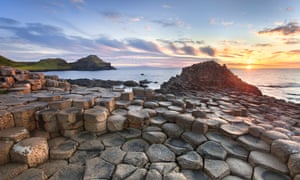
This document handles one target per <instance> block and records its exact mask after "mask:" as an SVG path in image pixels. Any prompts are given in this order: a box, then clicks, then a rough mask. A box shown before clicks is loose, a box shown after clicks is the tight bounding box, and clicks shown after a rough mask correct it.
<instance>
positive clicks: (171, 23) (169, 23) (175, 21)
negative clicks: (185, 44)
mask: <svg viewBox="0 0 300 180" xmlns="http://www.w3.org/2000/svg"><path fill="white" fill-rule="evenodd" d="M152 22H153V23H156V24H159V25H161V26H162V27H181V26H184V22H183V21H181V20H180V19H179V18H170V19H160V20H153V21H152Z"/></svg>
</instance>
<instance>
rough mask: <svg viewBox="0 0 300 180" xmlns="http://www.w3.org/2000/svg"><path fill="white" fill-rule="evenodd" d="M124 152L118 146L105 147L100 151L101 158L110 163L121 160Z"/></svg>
mask: <svg viewBox="0 0 300 180" xmlns="http://www.w3.org/2000/svg"><path fill="white" fill-rule="evenodd" d="M125 154H126V152H124V151H122V150H121V149H120V148H119V147H112V148H107V149H106V150H105V151H103V152H102V153H101V156H100V157H101V158H102V159H103V160H105V161H107V162H109V163H111V164H119V163H120V162H122V160H123V158H124V156H125Z"/></svg>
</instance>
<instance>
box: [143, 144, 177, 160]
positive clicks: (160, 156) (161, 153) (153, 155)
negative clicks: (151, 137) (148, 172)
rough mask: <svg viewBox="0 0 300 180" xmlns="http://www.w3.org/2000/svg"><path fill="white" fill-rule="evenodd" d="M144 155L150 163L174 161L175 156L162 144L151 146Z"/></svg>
mask: <svg viewBox="0 0 300 180" xmlns="http://www.w3.org/2000/svg"><path fill="white" fill-rule="evenodd" d="M146 153H147V155H148V157H149V159H150V161H151V162H152V163H154V162H172V161H173V162H174V161H175V154H174V153H173V152H172V151H170V150H169V149H168V148H167V147H166V146H164V145H162V144H152V145H151V146H150V147H149V148H148V150H147V152H146Z"/></svg>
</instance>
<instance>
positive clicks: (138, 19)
mask: <svg viewBox="0 0 300 180" xmlns="http://www.w3.org/2000/svg"><path fill="white" fill-rule="evenodd" d="M143 19H144V17H143V16H138V17H132V18H129V21H130V22H140V21H141V20H143Z"/></svg>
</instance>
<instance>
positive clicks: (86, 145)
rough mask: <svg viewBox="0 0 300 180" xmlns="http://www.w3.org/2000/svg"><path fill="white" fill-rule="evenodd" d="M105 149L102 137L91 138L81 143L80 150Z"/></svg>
mask: <svg viewBox="0 0 300 180" xmlns="http://www.w3.org/2000/svg"><path fill="white" fill-rule="evenodd" d="M103 149H104V146H103V144H102V143H101V141H100V139H91V140H88V141H86V142H83V143H81V144H80V145H79V147H78V150H83V151H102V150H103Z"/></svg>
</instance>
